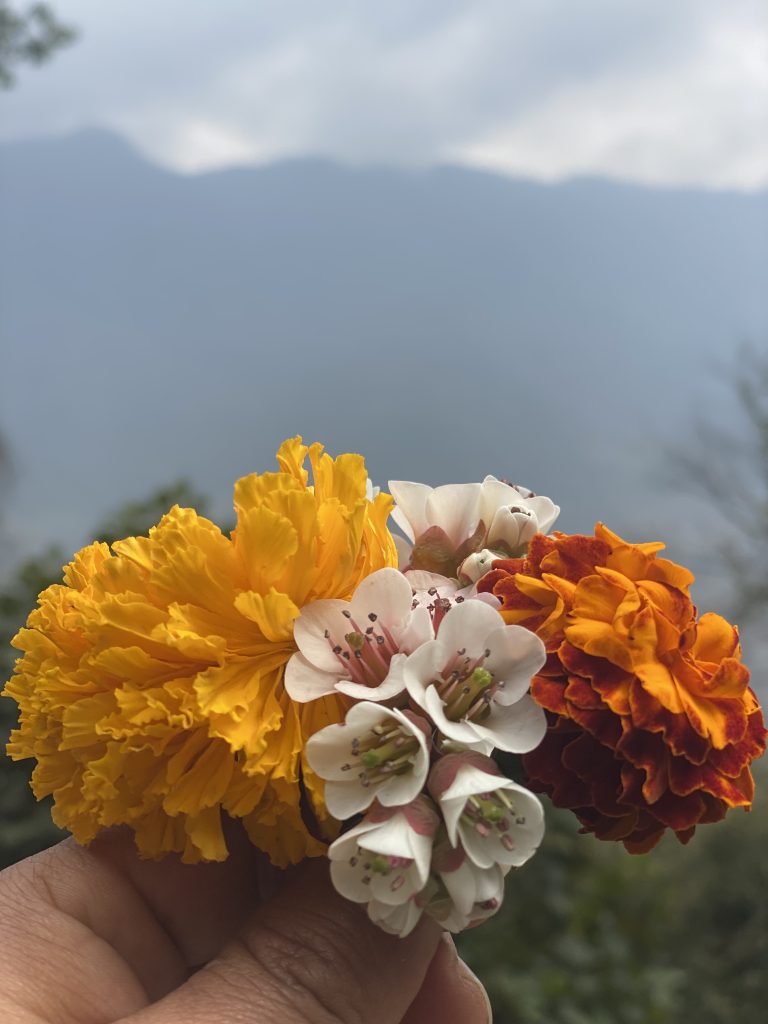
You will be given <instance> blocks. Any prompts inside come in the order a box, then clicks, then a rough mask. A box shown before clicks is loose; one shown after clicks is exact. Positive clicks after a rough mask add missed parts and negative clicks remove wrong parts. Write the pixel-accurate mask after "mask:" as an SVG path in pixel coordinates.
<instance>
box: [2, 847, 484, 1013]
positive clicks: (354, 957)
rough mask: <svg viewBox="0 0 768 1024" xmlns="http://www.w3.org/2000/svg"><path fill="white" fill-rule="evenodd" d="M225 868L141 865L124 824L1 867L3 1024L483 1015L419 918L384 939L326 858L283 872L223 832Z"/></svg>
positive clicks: (455, 964)
mask: <svg viewBox="0 0 768 1024" xmlns="http://www.w3.org/2000/svg"><path fill="white" fill-rule="evenodd" d="M230 847H231V849H232V855H231V857H230V859H229V860H227V861H226V862H225V863H223V864H200V865H194V866H190V865H184V864H181V863H180V862H179V861H178V859H176V858H172V857H168V858H166V859H165V860H162V861H159V862H154V861H142V860H140V859H139V858H138V856H137V855H136V852H135V849H134V847H133V842H132V839H131V836H130V834H129V833H127V832H124V831H122V830H111V831H109V832H106V833H104V834H103V835H102V836H100V837H99V839H98V840H97V841H96V842H94V843H93V844H92V845H91V846H90V847H89V848H88V849H84V848H82V847H79V846H77V845H76V844H75V843H74V842H73V841H72V840H67V841H65V842H63V843H61V844H59V845H58V846H56V847H53V848H52V849H50V850H46V851H45V852H44V853H41V854H38V855H37V856H35V857H30V858H29V859H27V860H25V861H22V862H21V863H19V864H16V865H14V866H13V867H10V868H8V869H6V870H5V871H3V872H2V873H0V907H2V921H0V949H2V951H3V955H2V961H0V962H1V963H2V966H1V967H0V1020H2V1021H4V1022H5V1024H49V1022H50V1024H107V1022H114V1021H125V1022H127V1024H128V1022H130V1024H203V1022H205V1024H219V1022H221V1024H251V1022H253V1024H257V1022H258V1024H363V1022H365V1024H431V1022H435V1024H438V1022H439V1024H486V1022H487V1021H489V1020H490V1009H489V1005H488V1002H487V997H486V996H485V993H484V991H483V989H482V987H481V985H480V983H479V982H478V981H477V979H476V978H474V976H473V975H472V974H470V973H469V971H468V969H467V968H466V967H465V966H464V965H463V964H462V962H461V961H460V960H459V959H458V957H457V955H456V951H455V948H454V946H453V943H452V942H451V941H450V938H449V937H448V936H441V933H440V930H439V929H438V928H437V926H436V925H435V924H434V923H433V922H432V921H429V920H423V921H422V922H421V923H420V924H419V926H418V927H417V928H416V929H415V931H414V932H413V933H412V934H411V935H410V936H408V937H407V938H406V939H398V938H397V937H394V936H390V935H386V934H385V933H384V932H382V931H380V930H379V929H378V928H377V927H375V926H374V925H372V924H371V923H370V922H369V921H368V919H367V918H366V916H365V914H364V913H363V912H362V911H361V908H360V907H358V906H356V905H355V904H352V903H349V902H348V901H346V900H344V899H342V898H341V897H340V896H338V895H337V894H336V893H335V892H334V890H333V888H332V887H331V885H330V882H329V880H328V870H327V864H326V863H325V862H323V861H313V862H309V863H307V864H304V865H302V866H301V867H299V868H297V869H293V870H292V871H290V872H287V873H285V874H284V875H282V876H278V874H277V873H276V872H275V871H274V870H273V869H271V868H270V867H269V865H268V864H266V863H265V862H264V860H263V859H262V856H261V855H260V854H259V853H258V852H257V851H256V850H254V848H253V847H252V846H251V845H250V844H249V843H248V841H247V839H245V837H244V835H243V834H242V833H240V832H238V831H234V830H233V834H232V835H231V836H230Z"/></svg>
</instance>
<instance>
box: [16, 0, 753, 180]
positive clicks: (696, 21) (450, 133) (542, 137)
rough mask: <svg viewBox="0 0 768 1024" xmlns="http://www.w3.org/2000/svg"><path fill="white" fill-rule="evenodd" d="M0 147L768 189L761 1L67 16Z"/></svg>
mask: <svg viewBox="0 0 768 1024" xmlns="http://www.w3.org/2000/svg"><path fill="white" fill-rule="evenodd" d="M53 6H54V7H55V9H56V10H57V12H58V14H59V16H60V18H61V19H62V20H65V21H67V22H70V23H72V24H74V25H75V26H76V27H78V28H79V29H80V32H81V38H80V40H79V42H78V43H77V44H76V45H75V46H74V47H72V48H71V49H70V50H69V51H67V52H64V53H62V54H60V55H59V56H57V57H56V59H55V60H54V61H53V62H51V63H50V64H49V65H48V66H46V67H44V68H42V69H22V70H21V71H20V72H19V76H18V84H17V87H16V89H14V90H13V91H12V92H10V93H7V94H6V95H4V96H2V97H0V100H1V102H2V108H1V109H2V117H1V118H0V138H5V139H12V138H21V137H28V136H34V135H50V134H60V133H66V132H70V131H73V130H76V129H79V128H88V127H102V128H108V129H112V130H115V131H118V132H120V133H121V134H123V135H125V136H127V137H128V138H129V139H130V140H131V141H132V142H134V144H136V145H137V146H138V147H139V148H140V149H142V150H143V151H144V153H145V154H147V155H148V156H150V157H151V158H152V159H154V160H155V161H157V162H160V163H162V164H164V165H166V166H168V167H171V168H173V169H175V170H180V171H184V172H195V171H202V170H207V169H213V168H218V167H223V166H230V165H233V164H258V163H265V162H269V161H272V160H275V159H279V158H284V157H291V156H298V155H305V154H312V155H318V156H324V157H329V158H332V159H336V160H340V161H346V162H350V163H353V164H360V163H363V164H365V163H386V164H395V165H417V166H418V165H431V164H439V163H445V162H450V163H458V164H466V165H471V166H475V167H481V168H487V169H492V170H494V171H497V172H502V173H508V174H512V175H517V176H526V177H530V178H534V179H537V180H543V181H558V180H561V179H564V178H568V177H572V176H574V175H598V176H606V177H611V178H615V179H619V180H623V181H631V182H637V183H641V184H647V185H672V186H682V187H704V188H711V189H736V190H749V191H752V190H758V189H762V188H765V187H766V186H768V131H766V125H767V124H768V5H766V4H765V2H764V0H728V2H724V0H675V2H670V0H622V2H621V3H617V2H616V0H471V2H470V0H387V2H386V3H380V2H370V0H369V2H368V3H364V2H360V0H322V2H320V0H269V2H265V0H261V2H259V0H256V2H255V0H224V2H221V3H216V4H214V3H211V2H210V0H162V3H158V2H157V0H56V2H55V3H54V5H53Z"/></svg>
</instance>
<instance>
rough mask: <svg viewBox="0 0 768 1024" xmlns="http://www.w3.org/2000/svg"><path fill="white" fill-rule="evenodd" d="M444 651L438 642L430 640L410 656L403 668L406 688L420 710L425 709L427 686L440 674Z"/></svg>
mask: <svg viewBox="0 0 768 1024" xmlns="http://www.w3.org/2000/svg"><path fill="white" fill-rule="evenodd" d="M442 656H443V655H442V649H441V646H440V642H439V641H438V640H429V641H428V642H427V643H425V644H422V645H421V647H419V648H417V649H416V650H415V651H414V652H413V654H409V655H408V657H407V659H406V661H405V664H404V665H403V666H402V676H403V681H404V683H405V688H406V689H407V690H408V694H409V696H410V697H411V699H412V700H413V701H414V702H415V703H416V704H418V706H419V707H420V708H424V707H425V703H424V701H425V693H426V689H427V686H429V685H430V683H431V682H432V680H433V679H436V678H437V677H438V675H439V674H440V668H441V667H442V665H441V659H442Z"/></svg>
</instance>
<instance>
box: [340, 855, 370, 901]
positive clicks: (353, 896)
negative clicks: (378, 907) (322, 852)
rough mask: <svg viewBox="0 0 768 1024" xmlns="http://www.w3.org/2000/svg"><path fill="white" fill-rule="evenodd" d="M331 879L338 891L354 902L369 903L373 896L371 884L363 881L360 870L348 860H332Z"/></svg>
mask: <svg viewBox="0 0 768 1024" xmlns="http://www.w3.org/2000/svg"><path fill="white" fill-rule="evenodd" d="M353 853H354V851H353ZM350 856H352V854H350ZM331 881H332V882H333V887H334V889H335V890H336V892H338V893H341V895H342V896H344V897H345V898H346V899H348V900H352V902H353V903H367V902H368V900H369V899H370V898H371V890H370V886H368V885H366V884H365V883H364V882H363V879H362V874H361V873H360V871H359V870H358V869H357V868H356V867H351V866H350V864H349V862H348V861H347V860H332V861H331Z"/></svg>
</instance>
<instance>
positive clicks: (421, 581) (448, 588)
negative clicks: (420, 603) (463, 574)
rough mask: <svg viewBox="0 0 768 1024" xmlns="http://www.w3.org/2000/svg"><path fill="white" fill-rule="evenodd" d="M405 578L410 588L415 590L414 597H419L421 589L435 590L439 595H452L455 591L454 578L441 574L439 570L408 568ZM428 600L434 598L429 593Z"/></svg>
mask: <svg viewBox="0 0 768 1024" xmlns="http://www.w3.org/2000/svg"><path fill="white" fill-rule="evenodd" d="M405 578H406V579H407V580H408V582H409V583H410V584H411V589H412V590H415V591H416V597H417V598H418V597H420V596H421V594H422V591H427V590H432V589H434V590H436V591H437V593H438V595H439V596H440V597H452V596H453V594H454V593H455V592H456V580H452V579H450V577H448V576H441V575H440V573H439V572H427V570H426V569H409V570H408V572H407V573H406V574H405ZM428 596H429V600H430V601H431V600H434V598H433V597H432V596H431V595H428Z"/></svg>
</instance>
